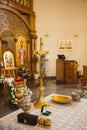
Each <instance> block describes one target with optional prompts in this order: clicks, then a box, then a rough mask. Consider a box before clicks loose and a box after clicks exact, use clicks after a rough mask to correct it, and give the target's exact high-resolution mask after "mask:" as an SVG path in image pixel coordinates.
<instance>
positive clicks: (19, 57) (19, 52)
mask: <svg viewBox="0 0 87 130" xmlns="http://www.w3.org/2000/svg"><path fill="white" fill-rule="evenodd" d="M26 48H27V44H26V40H25V38H24V37H22V36H20V37H19V38H18V41H17V42H16V64H17V66H22V65H25V64H26V62H27V49H26Z"/></svg>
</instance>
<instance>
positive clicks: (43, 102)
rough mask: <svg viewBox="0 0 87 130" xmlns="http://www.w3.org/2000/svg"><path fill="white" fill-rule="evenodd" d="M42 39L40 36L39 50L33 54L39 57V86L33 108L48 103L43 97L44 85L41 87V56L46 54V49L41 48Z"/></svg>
mask: <svg viewBox="0 0 87 130" xmlns="http://www.w3.org/2000/svg"><path fill="white" fill-rule="evenodd" d="M43 45H44V43H43V39H42V38H40V50H39V51H37V50H34V54H36V55H38V56H39V57H40V87H39V92H40V93H39V98H38V100H37V101H36V102H35V103H34V107H35V108H41V107H42V106H43V105H44V104H45V105H47V106H48V105H49V104H48V103H47V102H46V101H45V98H44V87H43V71H42V65H43V57H44V56H45V55H46V54H48V51H46V50H44V49H43Z"/></svg>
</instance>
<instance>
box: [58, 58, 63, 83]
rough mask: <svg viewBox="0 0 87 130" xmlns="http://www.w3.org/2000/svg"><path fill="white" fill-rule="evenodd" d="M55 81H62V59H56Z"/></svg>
mask: <svg viewBox="0 0 87 130" xmlns="http://www.w3.org/2000/svg"><path fill="white" fill-rule="evenodd" d="M56 82H57V83H64V61H63V60H59V59H57V60H56Z"/></svg>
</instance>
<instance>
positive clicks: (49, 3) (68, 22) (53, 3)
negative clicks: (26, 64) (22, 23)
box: [34, 0, 87, 76]
mask: <svg viewBox="0 0 87 130" xmlns="http://www.w3.org/2000/svg"><path fill="white" fill-rule="evenodd" d="M34 11H35V14H36V31H37V35H38V40H37V44H38V49H39V43H40V37H43V38H44V48H45V50H48V51H49V54H48V55H47V58H48V59H49V63H48V68H49V69H48V75H49V76H55V75H56V59H57V54H65V56H66V57H68V59H69V60H76V61H77V62H78V70H79V71H80V72H81V73H82V66H83V65H87V58H86V57H87V56H86V55H87V53H86V52H87V0H34ZM46 34H47V35H48V37H46V36H45V35H46ZM75 35H77V37H75ZM62 39H71V40H73V50H72V51H60V50H59V49H58V40H62Z"/></svg>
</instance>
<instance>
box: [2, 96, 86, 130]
mask: <svg viewBox="0 0 87 130" xmlns="http://www.w3.org/2000/svg"><path fill="white" fill-rule="evenodd" d="M53 95H54V94H53ZM50 96H52V95H49V96H48V97H46V100H47V101H49V102H50V107H48V108H47V110H49V111H51V112H52V114H51V115H50V116H44V117H45V118H49V119H51V129H50V130H87V99H84V98H82V99H81V100H80V101H79V102H71V103H69V104H58V103H54V102H52V101H51V99H50ZM20 112H22V110H21V109H19V110H17V111H15V112H13V113H11V114H8V115H7V116H5V117H2V118H1V119H0V130H46V129H45V128H40V127H38V125H36V126H31V125H26V124H21V123H18V122H17V114H18V113H20ZM30 113H32V114H36V115H38V116H39V117H43V116H42V114H41V112H40V109H34V108H33V106H32V109H31V110H30Z"/></svg>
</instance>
